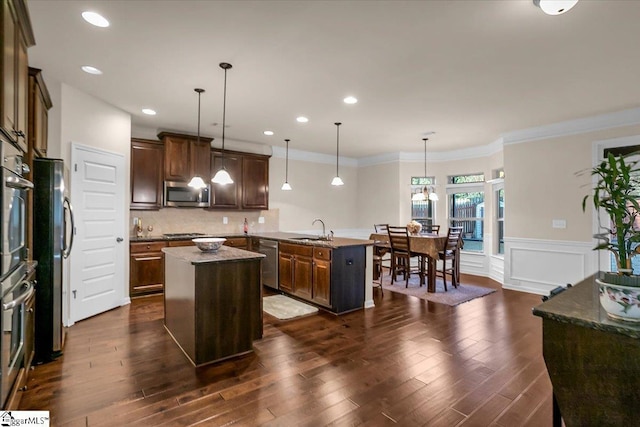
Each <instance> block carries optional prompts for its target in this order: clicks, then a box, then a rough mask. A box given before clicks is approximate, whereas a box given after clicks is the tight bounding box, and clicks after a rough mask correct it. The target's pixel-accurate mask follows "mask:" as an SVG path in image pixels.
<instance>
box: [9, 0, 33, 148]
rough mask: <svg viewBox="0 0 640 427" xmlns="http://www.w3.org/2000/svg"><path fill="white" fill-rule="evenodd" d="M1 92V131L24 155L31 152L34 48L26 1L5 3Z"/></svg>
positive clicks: (18, 0)
mask: <svg viewBox="0 0 640 427" xmlns="http://www.w3.org/2000/svg"><path fill="white" fill-rule="evenodd" d="M1 40H2V88H1V89H0V90H1V94H0V98H1V99H2V100H1V102H0V108H1V111H0V127H1V128H2V131H3V132H4V133H5V135H6V136H7V137H8V138H10V139H11V140H12V141H14V142H16V143H17V144H18V145H19V146H20V147H21V148H22V149H23V150H24V151H25V152H26V151H27V149H28V139H27V134H28V130H27V114H28V75H29V72H28V68H29V63H28V57H27V48H28V47H30V46H33V45H35V38H34V36H33V29H32V28H31V23H30V22H29V13H28V11H27V6H26V4H25V2H24V0H2V38H1Z"/></svg>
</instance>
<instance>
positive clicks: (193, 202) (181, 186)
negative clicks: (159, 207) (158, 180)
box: [164, 181, 211, 208]
mask: <svg viewBox="0 0 640 427" xmlns="http://www.w3.org/2000/svg"><path fill="white" fill-rule="evenodd" d="M210 195H211V186H210V185H207V186H206V187H205V188H193V187H189V185H188V184H187V183H186V182H176V181H165V182H164V206H171V207H188V208H207V207H209V201H210V200H211V196H210Z"/></svg>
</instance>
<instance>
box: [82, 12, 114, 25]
mask: <svg viewBox="0 0 640 427" xmlns="http://www.w3.org/2000/svg"><path fill="white" fill-rule="evenodd" d="M82 18H83V19H84V20H85V21H87V22H88V23H89V24H91V25H95V26H96V27H100V28H106V27H108V26H109V21H107V19H106V18H105V17H104V16H102V15H100V14H99V13H96V12H82Z"/></svg>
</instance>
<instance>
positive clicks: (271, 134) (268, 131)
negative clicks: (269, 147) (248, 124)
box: [262, 130, 273, 136]
mask: <svg viewBox="0 0 640 427" xmlns="http://www.w3.org/2000/svg"><path fill="white" fill-rule="evenodd" d="M262 133H263V134H265V135H267V136H273V131H272V130H265V131H264V132H262Z"/></svg>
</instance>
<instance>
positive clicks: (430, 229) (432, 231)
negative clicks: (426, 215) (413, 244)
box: [422, 224, 440, 234]
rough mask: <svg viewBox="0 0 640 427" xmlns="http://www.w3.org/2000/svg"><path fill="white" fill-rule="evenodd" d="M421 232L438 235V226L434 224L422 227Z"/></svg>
mask: <svg viewBox="0 0 640 427" xmlns="http://www.w3.org/2000/svg"><path fill="white" fill-rule="evenodd" d="M422 232H423V233H430V234H440V226H439V225H436V224H429V225H423V226H422Z"/></svg>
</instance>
